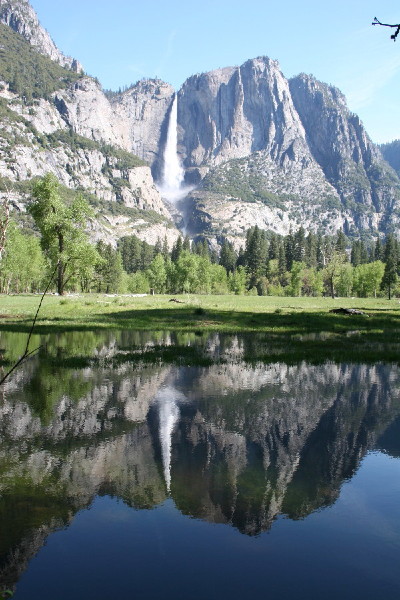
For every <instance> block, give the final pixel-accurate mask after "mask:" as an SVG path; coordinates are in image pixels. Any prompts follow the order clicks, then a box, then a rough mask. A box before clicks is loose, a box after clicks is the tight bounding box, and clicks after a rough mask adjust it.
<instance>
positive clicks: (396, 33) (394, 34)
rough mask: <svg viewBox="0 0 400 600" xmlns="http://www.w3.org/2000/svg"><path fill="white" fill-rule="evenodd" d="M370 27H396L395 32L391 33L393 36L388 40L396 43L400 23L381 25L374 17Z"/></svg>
mask: <svg viewBox="0 0 400 600" xmlns="http://www.w3.org/2000/svg"><path fill="white" fill-rule="evenodd" d="M371 25H382V27H393V28H394V27H396V31H395V32H394V33H393V35H391V36H390V39H391V40H393V41H394V42H395V41H396V38H397V36H398V35H399V33H400V23H397V24H396V25H390V24H389V23H381V22H380V21H379V20H378V19H377V18H376V17H374V20H373V21H372V23H371Z"/></svg>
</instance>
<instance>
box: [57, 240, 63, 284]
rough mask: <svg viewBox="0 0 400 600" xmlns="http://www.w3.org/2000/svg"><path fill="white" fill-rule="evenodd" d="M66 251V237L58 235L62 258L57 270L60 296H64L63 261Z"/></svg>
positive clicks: (59, 260)
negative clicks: (64, 251)
mask: <svg viewBox="0 0 400 600" xmlns="http://www.w3.org/2000/svg"><path fill="white" fill-rule="evenodd" d="M63 250H64V236H63V235H62V233H59V234H58V251H59V253H60V258H59V259H58V268H57V293H58V295H59V296H63V295H64V264H63V261H62V259H61V256H62V253H63Z"/></svg>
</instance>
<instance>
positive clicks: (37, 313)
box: [0, 263, 58, 385]
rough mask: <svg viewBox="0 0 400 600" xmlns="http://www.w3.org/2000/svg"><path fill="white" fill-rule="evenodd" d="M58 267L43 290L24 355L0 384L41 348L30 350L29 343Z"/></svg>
mask: <svg viewBox="0 0 400 600" xmlns="http://www.w3.org/2000/svg"><path fill="white" fill-rule="evenodd" d="M57 268H58V263H57V265H56V268H55V269H54V271H53V273H52V274H51V277H50V279H49V281H48V283H47V285H46V288H45V290H44V292H43V294H42V296H41V298H40V302H39V306H38V307H37V310H36V314H35V317H34V319H33V322H32V327H31V329H30V331H29V335H28V339H27V341H26V346H25V351H24V353H23V354H22V356H21V357H20V358H19V359H18V360H17V362H16V363H15V364H14V365H13V366H12V367H11V369H10V370H9V371H7V373H6V374H5V375H4V376H3V377H2V379H0V385H3V383H4V382H5V380H6V379H7V378H8V377H9V376H10V375H11V373H13V371H15V369H16V368H17V367H19V365H20V364H21V363H22V362H23V361H24V360H26V359H27V358H29V357H30V356H32V355H33V354H35V352H37V351H38V350H40V348H41V347H42V346H38V347H37V348H35V349H34V350H29V343H30V341H31V337H32V334H33V330H34V328H35V325H36V321H37V318H38V316H39V311H40V308H41V306H42V303H43V300H44V297H45V295H46V294H47V292H48V291H49V288H50V286H51V284H52V281H53V279H54V275H55V274H56V271H57Z"/></svg>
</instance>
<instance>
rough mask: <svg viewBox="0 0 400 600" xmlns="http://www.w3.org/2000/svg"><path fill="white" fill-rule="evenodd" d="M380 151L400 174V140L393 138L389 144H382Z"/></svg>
mask: <svg viewBox="0 0 400 600" xmlns="http://www.w3.org/2000/svg"><path fill="white" fill-rule="evenodd" d="M379 149H380V151H381V152H382V154H383V157H384V159H385V160H386V161H387V162H388V163H389V165H390V166H391V167H392V168H393V169H394V170H395V171H396V173H397V174H398V175H400V140H393V142H389V143H387V144H380V146H379Z"/></svg>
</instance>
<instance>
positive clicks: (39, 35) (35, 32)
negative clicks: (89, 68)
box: [0, 0, 83, 73]
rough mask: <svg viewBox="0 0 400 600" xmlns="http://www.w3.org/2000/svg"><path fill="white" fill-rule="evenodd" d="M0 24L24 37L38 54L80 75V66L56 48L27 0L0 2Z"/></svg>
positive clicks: (81, 69)
mask: <svg viewBox="0 0 400 600" xmlns="http://www.w3.org/2000/svg"><path fill="white" fill-rule="evenodd" d="M0 23H4V25H8V26H9V27H11V29H13V30H14V31H15V32H16V33H19V34H20V35H22V37H24V38H25V39H26V40H27V41H28V42H29V43H30V44H32V46H34V47H35V48H36V49H37V50H38V52H40V53H41V54H44V55H45V56H48V57H49V58H51V59H52V60H54V61H55V62H57V63H59V64H60V65H61V66H63V67H66V68H68V69H72V70H73V71H75V72H77V73H80V72H82V71H83V67H82V65H81V64H80V63H79V62H78V61H77V60H75V59H74V58H71V57H69V56H64V54H63V53H62V52H61V51H60V50H59V49H58V48H57V46H56V45H55V43H54V42H53V40H52V39H51V37H50V35H49V34H48V33H47V31H46V30H45V29H44V28H43V27H42V26H41V25H40V23H39V19H38V17H37V15H36V13H35V11H34V9H33V8H32V6H31V5H30V4H29V2H28V0H0Z"/></svg>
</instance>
